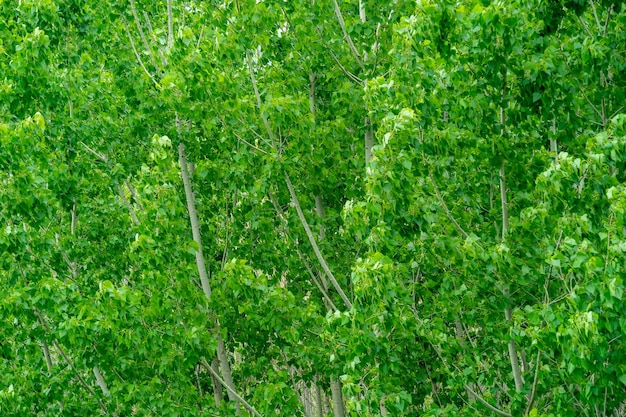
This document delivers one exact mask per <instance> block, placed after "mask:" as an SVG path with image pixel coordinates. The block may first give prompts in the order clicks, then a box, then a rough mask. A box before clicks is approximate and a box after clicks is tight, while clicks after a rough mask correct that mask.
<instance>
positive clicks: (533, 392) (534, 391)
mask: <svg viewBox="0 0 626 417" xmlns="http://www.w3.org/2000/svg"><path fill="white" fill-rule="evenodd" d="M540 357H541V351H539V352H537V359H535V376H534V378H533V386H532V388H531V390H530V396H529V397H528V405H527V406H526V410H525V411H524V415H525V416H527V415H528V413H530V410H531V409H532V408H533V403H534V402H535V395H536V394H537V381H538V380H539V358H540Z"/></svg>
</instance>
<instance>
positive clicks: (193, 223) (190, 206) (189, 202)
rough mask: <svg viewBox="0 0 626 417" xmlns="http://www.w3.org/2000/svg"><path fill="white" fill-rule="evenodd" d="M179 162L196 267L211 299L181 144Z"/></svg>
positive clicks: (206, 293)
mask: <svg viewBox="0 0 626 417" xmlns="http://www.w3.org/2000/svg"><path fill="white" fill-rule="evenodd" d="M178 160H179V163H180V171H181V175H182V177H183V185H184V186H185V197H186V199H187V211H188V212H189V220H190V222H191V233H192V234H193V240H194V242H196V244H197V245H198V250H197V251H196V266H197V267H198V274H199V275H200V282H201V283H202V291H204V295H205V297H206V298H207V300H208V299H210V298H211V284H210V283H209V278H208V276H207V273H206V266H205V264H204V255H203V254H202V241H201V239H200V223H199V222H198V215H197V213H196V206H195V203H194V200H193V189H192V188H191V180H190V179H189V170H188V169H187V158H186V156H185V145H184V144H182V143H181V144H180V145H179V146H178Z"/></svg>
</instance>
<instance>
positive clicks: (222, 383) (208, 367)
mask: <svg viewBox="0 0 626 417" xmlns="http://www.w3.org/2000/svg"><path fill="white" fill-rule="evenodd" d="M200 363H201V364H202V366H204V368H205V369H206V370H207V371H209V372H210V373H211V375H213V378H215V379H216V380H217V381H218V382H219V383H220V384H221V385H222V386H223V387H224V388H226V390H227V391H228V392H229V393H231V394H232V395H233V396H234V397H236V398H237V400H238V401H240V402H241V404H243V406H244V407H245V408H246V409H247V410H248V411H250V412H251V413H252V414H254V415H255V416H257V417H263V416H262V415H261V414H259V412H258V411H256V409H255V408H254V407H252V406H251V405H250V404H249V403H248V402H247V401H246V400H244V399H243V398H241V396H240V395H239V394H237V392H236V391H235V390H234V389H233V388H232V387H230V386H228V384H227V383H226V382H224V380H223V379H222V378H220V376H219V374H218V373H217V372H215V370H214V369H213V368H212V367H211V365H209V363H208V362H207V361H206V359H204V358H200Z"/></svg>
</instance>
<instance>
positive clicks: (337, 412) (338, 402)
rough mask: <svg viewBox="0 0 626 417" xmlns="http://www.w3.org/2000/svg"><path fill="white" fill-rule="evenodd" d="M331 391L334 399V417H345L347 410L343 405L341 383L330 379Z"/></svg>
mask: <svg viewBox="0 0 626 417" xmlns="http://www.w3.org/2000/svg"><path fill="white" fill-rule="evenodd" d="M330 391H331V394H332V397H333V416H334V417H344V416H345V408H344V405H343V395H342V393H341V381H339V380H338V379H335V378H334V377H333V378H331V379H330Z"/></svg>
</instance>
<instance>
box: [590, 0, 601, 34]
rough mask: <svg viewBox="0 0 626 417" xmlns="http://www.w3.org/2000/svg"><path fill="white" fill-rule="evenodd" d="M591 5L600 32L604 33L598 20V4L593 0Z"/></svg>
mask: <svg viewBox="0 0 626 417" xmlns="http://www.w3.org/2000/svg"><path fill="white" fill-rule="evenodd" d="M589 3H590V4H591V10H593V17H594V18H595V19H596V25H598V30H599V31H602V25H601V24H600V19H598V12H597V11H596V4H595V3H594V2H593V0H589Z"/></svg>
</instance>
